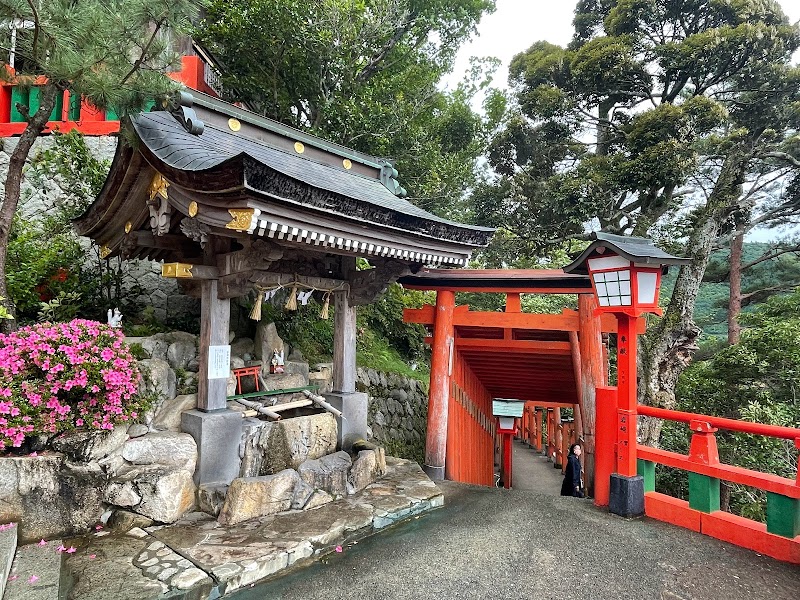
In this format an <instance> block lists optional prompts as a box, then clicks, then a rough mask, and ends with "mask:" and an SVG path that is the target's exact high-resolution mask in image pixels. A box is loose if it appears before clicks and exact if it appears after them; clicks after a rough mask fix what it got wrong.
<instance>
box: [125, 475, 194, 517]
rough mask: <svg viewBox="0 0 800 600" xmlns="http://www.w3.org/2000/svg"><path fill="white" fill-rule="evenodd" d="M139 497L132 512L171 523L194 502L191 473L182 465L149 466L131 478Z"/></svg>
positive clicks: (192, 505) (188, 509)
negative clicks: (173, 466)
mask: <svg viewBox="0 0 800 600" xmlns="http://www.w3.org/2000/svg"><path fill="white" fill-rule="evenodd" d="M134 483H135V485H136V489H137V490H138V492H139V494H141V496H142V501H141V502H140V503H139V504H138V505H137V506H136V508H135V512H137V513H139V514H140V515H144V516H145V517H148V518H150V519H153V520H154V521H158V522H160V523H174V522H175V521H177V520H178V519H180V518H181V517H182V516H183V515H184V513H186V512H188V511H190V510H191V509H192V508H194V505H195V486H194V481H192V474H191V473H190V472H189V471H185V470H183V469H180V470H177V471H169V470H166V469H154V470H148V471H146V472H145V473H144V474H142V475H140V476H139V477H137V478H136V479H135V480H134Z"/></svg>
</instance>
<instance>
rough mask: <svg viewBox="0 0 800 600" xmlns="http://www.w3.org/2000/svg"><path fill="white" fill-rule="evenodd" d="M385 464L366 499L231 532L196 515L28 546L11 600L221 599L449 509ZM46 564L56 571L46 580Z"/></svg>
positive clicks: (416, 470)
mask: <svg viewBox="0 0 800 600" xmlns="http://www.w3.org/2000/svg"><path fill="white" fill-rule="evenodd" d="M386 463H387V473H386V475H385V476H384V477H383V478H381V479H380V480H378V481H376V482H375V483H373V484H371V485H369V486H367V487H366V488H365V489H364V490H363V491H361V492H359V493H357V494H354V495H350V496H346V497H343V498H341V499H338V500H334V501H333V502H330V503H328V504H325V505H323V506H321V507H319V508H316V509H312V510H305V511H286V512H283V513H278V514H275V515H270V516H267V517H261V518H257V519H250V520H248V521H244V522H241V523H237V524H236V525H231V526H224V525H221V524H219V522H218V521H217V520H216V519H215V518H214V517H212V516H209V515H207V514H205V513H190V514H188V515H187V516H186V517H184V518H183V519H182V520H180V521H178V522H177V523H175V524H173V525H164V526H153V527H146V528H144V529H143V528H139V527H134V528H133V529H131V530H130V531H128V532H126V533H124V534H119V533H111V532H108V531H105V530H100V531H97V532H96V533H94V534H92V535H88V536H84V537H80V538H73V539H65V540H64V541H63V546H61V542H60V541H57V542H55V541H51V542H48V543H47V544H46V545H42V546H39V545H37V544H31V545H28V546H21V547H20V548H18V557H19V558H20V559H19V560H18V561H17V562H15V565H14V567H12V576H14V575H16V577H15V578H14V580H13V582H11V583H13V584H14V585H13V586H12V585H9V587H8V589H7V591H6V595H5V598H4V600H22V599H25V600H31V599H32V598H34V596H32V595H31V594H32V592H33V591H34V590H35V591H36V592H37V593H38V595H37V596H35V597H36V599H37V600H40V599H41V600H50V599H52V600H56V599H71V598H76V599H77V598H80V599H81V600H101V599H102V600H107V599H109V598H114V600H145V599H150V598H152V599H156V598H185V599H192V600H194V599H197V600H201V599H205V598H219V597H220V596H221V595H223V594H229V593H231V592H233V591H234V590H237V589H240V588H242V587H246V586H250V585H252V584H254V583H255V582H258V581H261V580H263V579H265V578H268V577H271V576H274V575H275V574H277V573H280V572H282V571H284V570H285V569H288V568H290V567H297V566H301V565H304V564H308V563H311V562H313V561H314V560H316V559H317V558H318V557H320V556H323V555H325V554H327V553H329V552H333V551H335V550H336V549H337V548H338V547H339V546H341V545H346V544H348V543H352V542H354V541H358V540H359V539H361V538H363V537H366V536H368V535H370V534H372V533H374V532H375V531H378V530H381V529H383V528H385V527H387V526H389V525H392V524H393V523H396V522H398V521H401V520H404V519H408V518H410V517H413V516H415V515H418V514H421V513H424V512H426V511H429V510H431V509H433V508H436V507H439V506H441V505H442V504H443V502H444V498H443V496H442V493H441V491H440V490H439V488H437V486H436V485H435V484H434V483H433V482H432V481H430V480H429V479H428V478H427V476H426V475H425V473H424V472H423V471H422V469H421V468H420V467H419V466H418V465H417V464H416V463H413V462H410V461H406V460H402V459H395V458H391V457H387V459H386ZM59 547H60V548H62V549H61V551H59ZM66 550H71V551H70V552H67V551H66ZM40 555H41V556H40ZM43 557H48V559H49V564H50V571H48V572H47V573H46V574H45V573H44V571H43V572H42V574H39V573H37V572H36V571H37V569H39V568H40V567H39V566H37V565H38V563H37V562H36V561H37V560H40V559H41V558H43ZM54 561H55V565H56V566H55V568H53V563H54ZM53 571H55V572H53ZM59 571H60V573H59ZM31 577H34V578H35V579H34V582H33V583H30V581H31Z"/></svg>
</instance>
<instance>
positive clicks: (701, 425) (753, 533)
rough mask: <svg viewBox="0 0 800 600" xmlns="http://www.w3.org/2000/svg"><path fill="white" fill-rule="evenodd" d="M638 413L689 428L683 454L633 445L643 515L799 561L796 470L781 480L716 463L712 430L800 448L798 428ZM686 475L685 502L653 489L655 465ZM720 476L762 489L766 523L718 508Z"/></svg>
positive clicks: (671, 413)
mask: <svg viewBox="0 0 800 600" xmlns="http://www.w3.org/2000/svg"><path fill="white" fill-rule="evenodd" d="M638 413H639V414H640V415H646V416H650V417H657V418H660V419H668V420H671V421H678V422H683V423H688V424H689V427H690V429H691V430H692V432H693V435H692V440H691V445H690V449H689V454H688V455H683V454H678V453H675V452H668V451H666V450H661V449H658V448H651V447H649V446H642V445H641V444H639V445H638V446H637V454H638V457H637V458H638V472H639V474H640V475H642V476H643V477H644V486H645V513H646V514H647V516H649V517H653V518H655V519H659V520H661V521H666V522H668V523H673V524H675V525H680V526H681V527H686V528H688V529H692V530H694V531H697V532H700V533H703V534H706V535H709V536H712V537H715V538H717V539H720V540H724V541H727V542H730V543H732V544H736V545H738V546H743V547H745V548H749V549H751V550H754V551H756V552H760V553H762V554H766V555H767V556H771V557H773V558H777V559H779V560H785V561H789V562H792V563H796V564H800V473H798V474H797V477H796V478H795V479H794V480H792V479H787V478H785V477H779V476H777V475H773V474H771V473H762V472H760V471H754V470H752V469H744V468H742V467H737V466H734V465H728V464H724V463H721V462H720V460H719V454H718V452H717V441H716V437H715V436H714V433H715V432H716V431H717V430H718V429H717V428H720V429H727V430H729V431H738V432H742V433H749V434H753V435H764V436H769V437H775V438H779V439H789V440H794V444H795V447H796V448H798V449H800V429H794V428H791V427H779V426H775V425H764V424H761V423H749V422H746V421H737V420H734V419H724V418H721V417H713V416H710V415H700V414H694V413H685V412H678V411H671V410H665V409H660V408H653V407H650V406H639V407H638ZM656 464H660V465H664V466H667V467H673V468H677V469H681V470H683V471H686V472H688V473H689V500H688V501H686V500H681V499H679V498H673V497H672V496H668V495H666V494H662V493H659V492H656V491H655V465H656ZM720 480H723V481H728V482H731V483H738V484H741V485H746V486H749V487H753V488H757V489H760V490H764V491H765V492H766V494H767V522H766V523H760V522H758V521H753V520H751V519H746V518H744V517H740V516H737V515H733V514H730V513H727V512H724V511H721V510H719V482H720Z"/></svg>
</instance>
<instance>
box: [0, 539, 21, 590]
mask: <svg viewBox="0 0 800 600" xmlns="http://www.w3.org/2000/svg"><path fill="white" fill-rule="evenodd" d="M11 525H12V527H8V528H6V529H3V530H2V531H0V577H2V579H0V598H2V597H3V594H4V593H5V589H6V580H7V579H8V573H9V572H10V571H11V562H12V561H13V560H14V553H15V552H16V551H17V526H16V524H15V523H12V524H11Z"/></svg>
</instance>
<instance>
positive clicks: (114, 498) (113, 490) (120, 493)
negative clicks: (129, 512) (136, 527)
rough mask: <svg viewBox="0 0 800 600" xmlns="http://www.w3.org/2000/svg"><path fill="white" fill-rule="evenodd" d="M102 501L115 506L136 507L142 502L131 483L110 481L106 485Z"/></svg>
mask: <svg viewBox="0 0 800 600" xmlns="http://www.w3.org/2000/svg"><path fill="white" fill-rule="evenodd" d="M103 499H104V500H105V501H106V502H108V503H109V504H113V505H115V506H136V505H137V504H139V502H141V501H142V497H141V496H140V495H139V492H137V491H136V487H135V486H134V484H133V482H131V481H112V482H111V483H109V484H108V487H107V488H106V491H105V494H104V495H103Z"/></svg>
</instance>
